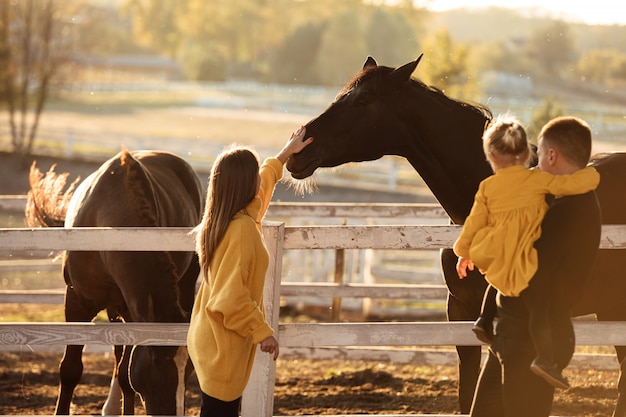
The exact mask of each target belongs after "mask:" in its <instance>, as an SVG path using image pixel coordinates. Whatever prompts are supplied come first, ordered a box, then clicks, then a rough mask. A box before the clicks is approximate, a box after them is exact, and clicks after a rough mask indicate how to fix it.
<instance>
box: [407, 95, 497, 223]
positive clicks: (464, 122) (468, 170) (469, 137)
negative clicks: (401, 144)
mask: <svg viewBox="0 0 626 417" xmlns="http://www.w3.org/2000/svg"><path fill="white" fill-rule="evenodd" d="M416 108H418V109H421V110H422V111H423V109H424V106H423V104H422V105H421V106H416ZM434 108H437V107H434ZM435 111H437V110H435ZM465 111H469V110H465ZM447 118H448V119H449V120H448V122H447V123H441V120H444V119H446V117H443V116H442V115H440V114H433V115H432V116H430V117H428V116H427V117H423V115H422V117H421V119H422V120H428V121H429V122H432V123H431V125H430V126H428V127H427V128H423V127H421V126H418V125H416V124H415V122H412V121H411V120H407V124H408V125H410V126H411V138H409V141H410V144H409V146H408V147H407V150H406V151H405V152H404V154H403V156H404V157H405V158H407V160H408V161H409V163H410V164H411V165H412V166H413V167H414V168H415V169H416V171H417V172H418V173H419V174H420V176H421V177H422V179H423V180H424V182H426V184H427V185H428V187H429V188H430V190H431V191H432V192H433V194H434V195H435V197H436V198H437V200H438V201H439V203H440V204H441V206H442V207H443V209H444V210H445V211H446V212H447V213H448V215H449V216H450V218H451V219H452V221H453V222H454V223H457V224H461V223H463V222H464V221H465V218H466V217H467V215H468V214H469V211H470V209H471V207H472V203H473V201H474V194H475V193H476V191H477V190H478V185H479V184H480V182H481V181H482V180H483V179H485V178H486V177H487V176H489V175H491V173H492V171H491V167H490V166H489V164H488V162H487V161H486V159H485V156H484V153H483V150H482V140H481V137H482V133H483V127H484V122H485V120H486V119H485V118H483V119H482V120H481V117H478V116H477V115H471V117H470V116H467V115H461V116H458V117H457V118H455V116H454V115H450V116H447ZM413 120H416V119H415V118H413ZM426 135H428V137H426Z"/></svg>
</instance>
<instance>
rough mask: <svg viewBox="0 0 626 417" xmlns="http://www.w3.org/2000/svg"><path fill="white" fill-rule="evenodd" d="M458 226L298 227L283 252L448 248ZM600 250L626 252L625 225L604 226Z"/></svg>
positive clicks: (290, 233) (287, 238)
mask: <svg viewBox="0 0 626 417" xmlns="http://www.w3.org/2000/svg"><path fill="white" fill-rule="evenodd" d="M460 231H461V227H460V226H453V225H451V226H447V225H446V226H441V225H439V226H415V225H410V226H298V227H285V249H340V248H345V249H441V248H450V247H452V244H453V243H454V241H455V240H456V238H457V237H458V235H459V233H460ZM600 248H602V249H626V225H605V226H603V227H602V238H601V241H600Z"/></svg>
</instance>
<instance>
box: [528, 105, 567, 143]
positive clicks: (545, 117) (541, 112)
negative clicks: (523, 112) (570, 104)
mask: <svg viewBox="0 0 626 417" xmlns="http://www.w3.org/2000/svg"><path fill="white" fill-rule="evenodd" d="M564 114H565V110H564V108H563V106H562V105H561V103H559V101H558V100H557V99H555V98H554V97H552V96H548V97H546V98H544V99H543V101H542V102H541V106H540V107H539V108H537V109H533V110H532V112H531V120H530V124H529V125H528V139H529V140H530V141H531V142H532V143H534V144H537V135H539V132H540V131H541V128H542V127H543V126H544V125H545V124H546V123H548V122H549V121H550V120H552V119H554V118H555V117H559V116H563V115H564Z"/></svg>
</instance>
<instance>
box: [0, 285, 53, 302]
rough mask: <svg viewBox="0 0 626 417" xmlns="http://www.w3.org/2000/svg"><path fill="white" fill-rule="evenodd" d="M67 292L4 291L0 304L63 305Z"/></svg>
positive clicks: (0, 293) (1, 292)
mask: <svg viewBox="0 0 626 417" xmlns="http://www.w3.org/2000/svg"><path fill="white" fill-rule="evenodd" d="M64 301H65V290H63V289H58V290H28V291H23V290H2V291H0V303H4V304H57V305H59V304H63V303H64Z"/></svg>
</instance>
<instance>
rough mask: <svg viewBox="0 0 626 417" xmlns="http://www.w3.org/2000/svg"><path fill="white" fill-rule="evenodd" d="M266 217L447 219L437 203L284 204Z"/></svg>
mask: <svg viewBox="0 0 626 417" xmlns="http://www.w3.org/2000/svg"><path fill="white" fill-rule="evenodd" d="M266 217H268V218H273V217H281V218H284V217H316V218H328V217H334V218H368V217H372V218H396V219H401V218H407V219H415V218H422V219H442V218H447V217H448V216H447V214H446V212H445V210H444V209H443V208H442V207H441V206H440V205H439V204H435V203H430V204H422V203H415V204H414V203H394V204H388V203H282V202H273V203H272V204H270V206H269V208H268V210H267V214H266Z"/></svg>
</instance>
